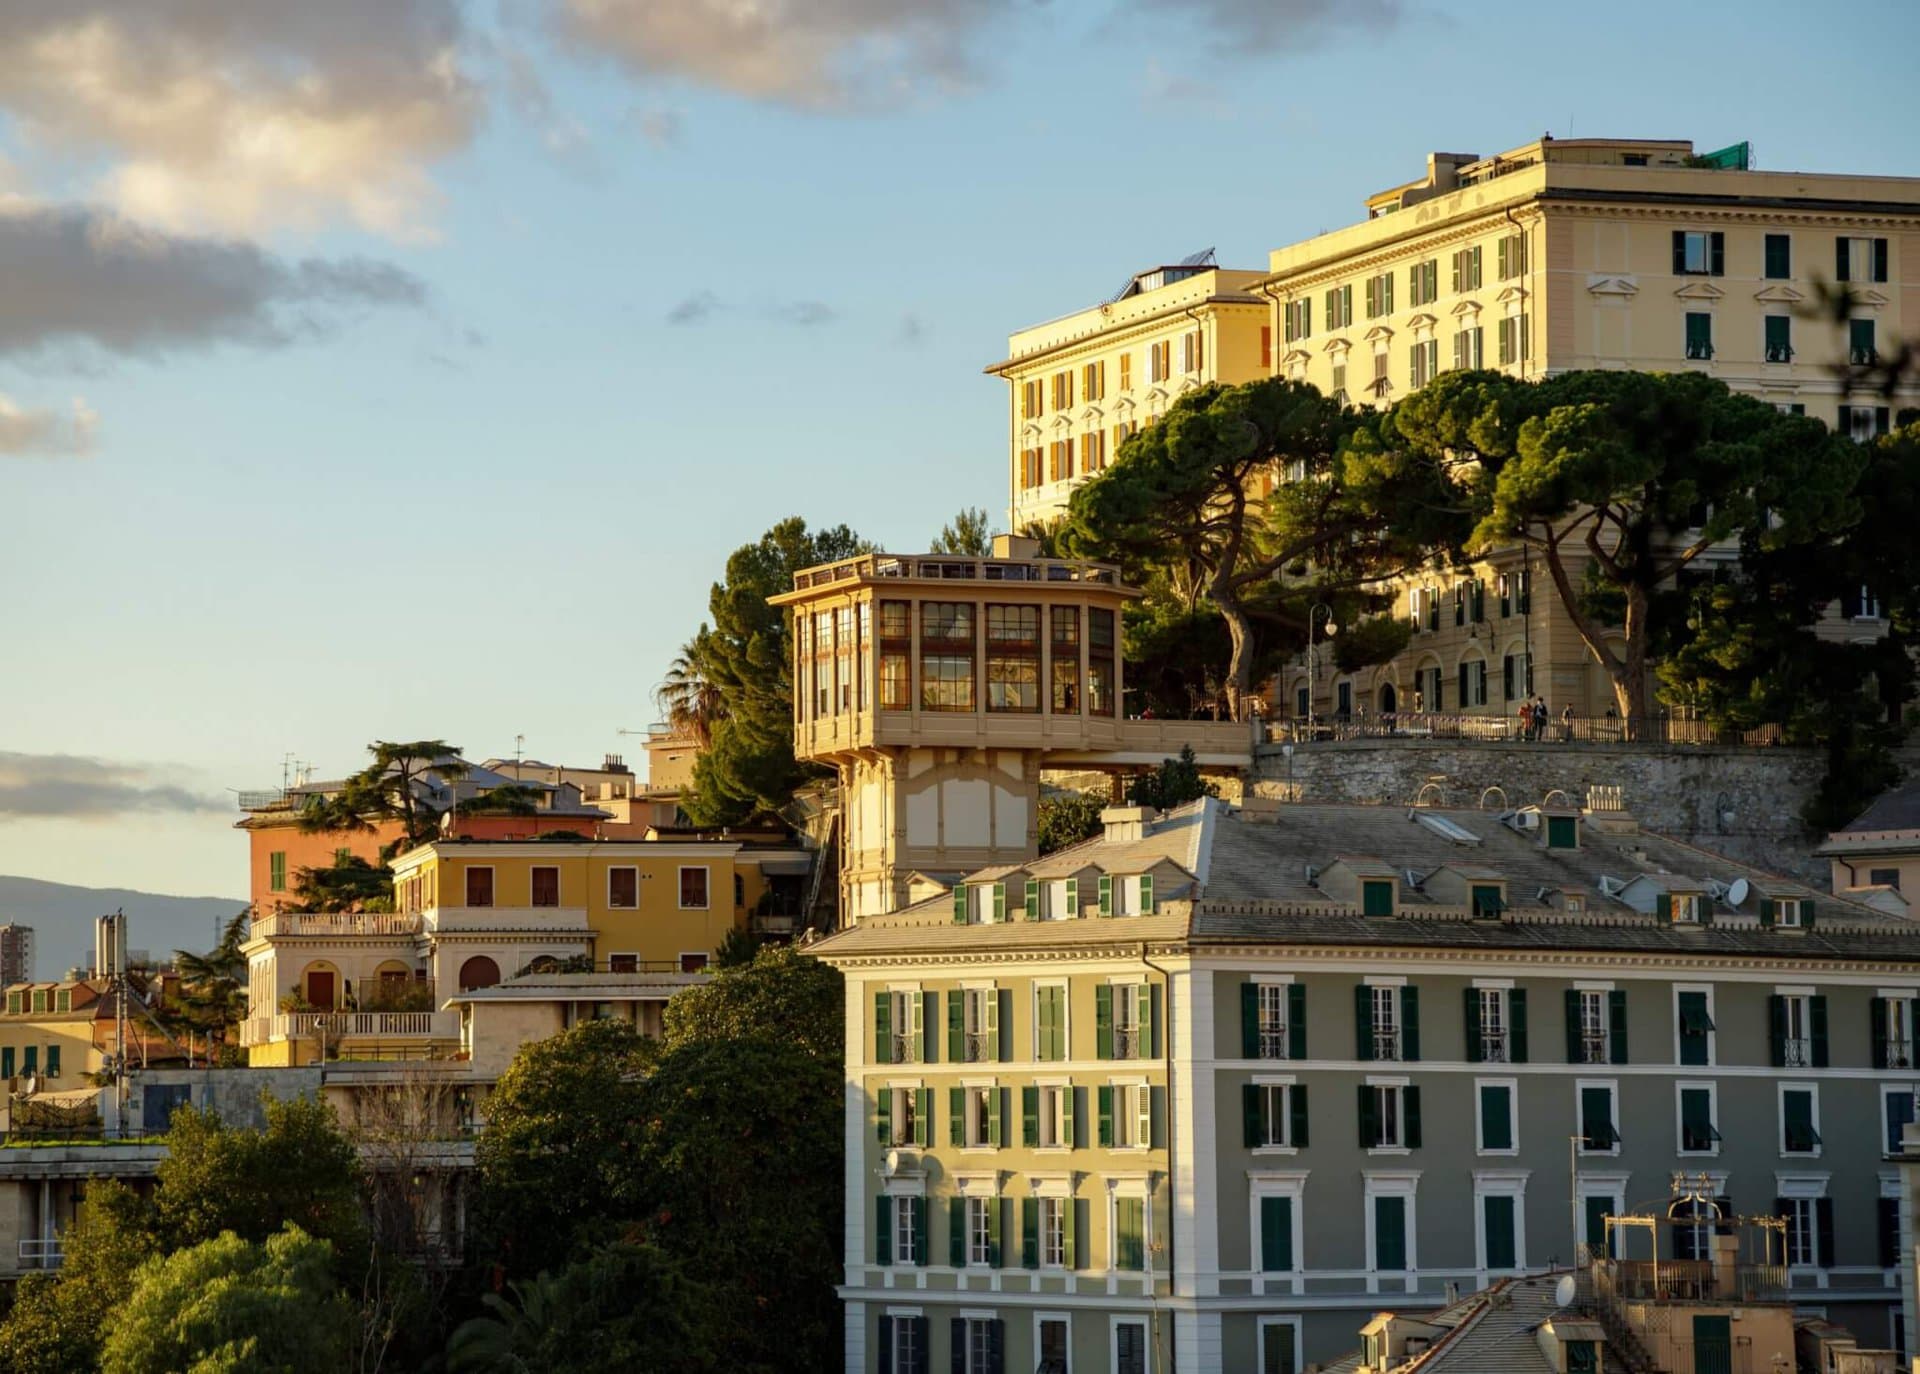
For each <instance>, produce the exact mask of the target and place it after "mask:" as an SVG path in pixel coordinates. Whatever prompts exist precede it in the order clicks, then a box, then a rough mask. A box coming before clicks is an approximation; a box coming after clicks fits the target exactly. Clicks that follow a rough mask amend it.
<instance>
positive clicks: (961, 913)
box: [953, 883, 967, 926]
mask: <svg viewBox="0 0 1920 1374" xmlns="http://www.w3.org/2000/svg"><path fill="white" fill-rule="evenodd" d="M953 923H954V924H955V925H957V926H963V925H965V924H966V923H967V889H966V885H965V884H964V883H961V884H957V885H956V886H955V887H954V889H953Z"/></svg>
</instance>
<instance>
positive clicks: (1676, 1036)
mask: <svg viewBox="0 0 1920 1374" xmlns="http://www.w3.org/2000/svg"><path fill="white" fill-rule="evenodd" d="M1676 919H1677V918H1676ZM1683 993H1698V994H1701V995H1703V996H1705V998H1706V999H1707V1024H1708V1026H1709V1027H1710V1029H1709V1030H1708V1031H1707V1062H1706V1063H1704V1064H1683V1063H1681V1061H1680V1044H1681V1041H1682V1040H1683V1039H1684V1037H1683V1035H1682V1034H1681V1026H1680V997H1681V994H1683ZM1671 996H1672V1000H1673V1062H1674V1065H1675V1067H1677V1068H1683V1069H1711V1068H1714V1067H1716V1066H1717V1065H1718V1064H1719V1062H1720V1030H1719V1025H1720V1023H1719V1021H1718V1019H1717V1018H1716V1017H1715V1016H1714V1014H1713V1013H1714V1007H1713V984H1711V983H1675V984H1674V985H1673V992H1672V994H1671Z"/></svg>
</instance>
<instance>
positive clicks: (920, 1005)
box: [913, 992, 940, 1064]
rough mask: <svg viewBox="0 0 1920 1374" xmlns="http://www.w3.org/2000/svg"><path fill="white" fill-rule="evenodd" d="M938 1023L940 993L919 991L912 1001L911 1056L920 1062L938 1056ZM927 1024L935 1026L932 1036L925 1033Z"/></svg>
mask: <svg viewBox="0 0 1920 1374" xmlns="http://www.w3.org/2000/svg"><path fill="white" fill-rule="evenodd" d="M939 1025H940V994H939V993H937V992H923V993H920V994H919V995H918V999H917V1000H916V1002H915V1003H914V1016H913V1057H914V1058H915V1059H916V1060H918V1061H919V1062H920V1063H922V1064H931V1063H933V1061H934V1060H935V1059H936V1058H938V1054H937V1050H938V1048H939V1045H940V1036H939V1032H938V1027H939ZM928 1026H933V1027H935V1033H934V1034H933V1035H932V1036H929V1035H928V1034H927V1027H928Z"/></svg>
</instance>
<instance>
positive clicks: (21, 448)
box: [0, 395, 99, 458]
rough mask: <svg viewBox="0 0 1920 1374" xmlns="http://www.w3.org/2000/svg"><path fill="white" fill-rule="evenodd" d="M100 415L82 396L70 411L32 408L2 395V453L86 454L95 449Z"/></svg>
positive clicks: (12, 455)
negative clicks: (94, 439) (94, 438)
mask: <svg viewBox="0 0 1920 1374" xmlns="http://www.w3.org/2000/svg"><path fill="white" fill-rule="evenodd" d="M98 424H99V416H97V415H95V414H94V412H93V410H92V409H91V408H90V407H89V406H88V405H87V403H86V402H85V401H84V400H82V399H81V398H80V397H78V396H76V397H74V398H73V408H72V409H71V410H68V411H59V410H51V409H49V410H29V409H28V408H26V407H25V406H22V405H21V404H20V403H19V402H17V401H15V400H14V399H13V398H12V397H10V396H4V395H0V457H7V458H84V457H86V456H87V455H88V454H89V453H91V452H93V436H94V430H95V429H96V428H97V427H98Z"/></svg>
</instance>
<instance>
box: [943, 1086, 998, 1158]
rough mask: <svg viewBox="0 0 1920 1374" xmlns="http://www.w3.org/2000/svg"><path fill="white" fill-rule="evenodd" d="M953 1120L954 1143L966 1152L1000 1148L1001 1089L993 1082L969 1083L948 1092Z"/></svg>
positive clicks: (952, 1134)
mask: <svg viewBox="0 0 1920 1374" xmlns="http://www.w3.org/2000/svg"><path fill="white" fill-rule="evenodd" d="M948 1107H949V1108H950V1109H951V1111H952V1115H953V1121H952V1123H951V1131H950V1134H949V1139H950V1141H951V1142H952V1143H953V1144H955V1145H958V1146H961V1147H962V1148H963V1149H969V1150H997V1149H999V1148H1000V1089H998V1088H997V1087H995V1086H994V1085H993V1084H991V1083H969V1084H967V1085H965V1086H964V1087H959V1088H950V1089H948Z"/></svg>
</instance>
